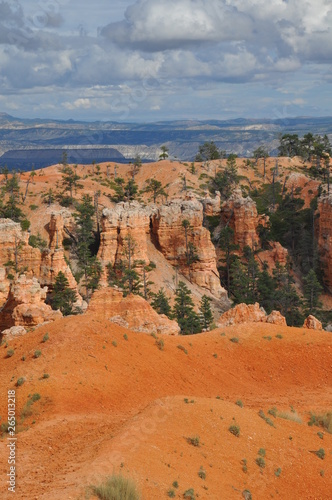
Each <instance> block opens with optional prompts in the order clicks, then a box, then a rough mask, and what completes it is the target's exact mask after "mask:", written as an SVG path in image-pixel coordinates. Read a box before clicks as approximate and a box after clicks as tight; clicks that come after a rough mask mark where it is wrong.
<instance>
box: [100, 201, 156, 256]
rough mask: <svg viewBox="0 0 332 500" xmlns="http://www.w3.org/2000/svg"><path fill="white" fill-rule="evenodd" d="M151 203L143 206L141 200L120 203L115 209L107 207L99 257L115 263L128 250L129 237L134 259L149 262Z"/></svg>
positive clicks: (103, 220)
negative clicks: (148, 242) (131, 242)
mask: <svg viewBox="0 0 332 500" xmlns="http://www.w3.org/2000/svg"><path fill="white" fill-rule="evenodd" d="M152 211H153V208H151V207H143V206H142V205H140V203H138V202H136V201H133V202H130V203H118V204H117V205H116V206H115V208H113V209H104V210H103V216H102V233H101V236H100V247H99V252H98V258H99V259H100V260H101V262H102V263H103V264H104V265H106V264H108V263H111V265H114V264H115V262H116V261H117V260H120V259H121V258H122V257H123V254H124V252H126V246H127V244H126V238H128V237H130V238H131V239H132V240H133V242H134V244H133V250H132V251H133V255H134V259H135V260H143V261H144V262H145V263H147V264H148V263H149V256H148V251H147V239H148V238H150V216H151V213H152Z"/></svg>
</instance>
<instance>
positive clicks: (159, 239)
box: [152, 199, 227, 298]
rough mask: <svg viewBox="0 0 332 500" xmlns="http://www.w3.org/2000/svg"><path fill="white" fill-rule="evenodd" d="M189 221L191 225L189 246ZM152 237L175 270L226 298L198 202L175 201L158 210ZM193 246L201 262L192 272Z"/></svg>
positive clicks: (194, 264)
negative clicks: (190, 251)
mask: <svg viewBox="0 0 332 500" xmlns="http://www.w3.org/2000/svg"><path fill="white" fill-rule="evenodd" d="M185 220H187V221H188V222H189V227H188V230H187V242H186V235H185V229H184V227H183V221H185ZM152 233H153V237H154V240H155V244H156V246H157V248H159V249H160V251H161V252H162V253H163V255H164V256H165V257H166V259H167V260H168V261H169V262H170V263H171V264H172V265H173V266H177V267H179V268H180V270H181V272H182V273H183V274H184V275H186V276H188V277H189V278H190V280H191V281H192V282H193V283H196V284H197V285H199V286H200V287H203V288H206V289H208V290H210V292H211V293H212V294H213V295H215V296H216V297H220V298H224V297H226V295H227V293H226V291H225V290H224V289H223V288H222V287H221V285H220V278H219V273H218V270H217V266H216V251H215V248H214V246H213V244H212V242H211V238H210V233H209V231H208V230H207V229H205V228H204V227H203V207H202V204H201V203H200V202H199V201H198V200H196V199H191V200H173V201H170V202H168V203H166V204H165V205H162V206H161V207H158V210H157V211H156V212H155V213H154V214H153V216H152ZM190 244H191V245H192V247H193V248H194V251H195V253H196V254H197V260H196V261H195V262H193V263H192V264H191V265H190V268H189V266H188V264H187V249H188V246H189V245H190Z"/></svg>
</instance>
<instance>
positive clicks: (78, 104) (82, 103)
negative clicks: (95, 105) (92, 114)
mask: <svg viewBox="0 0 332 500" xmlns="http://www.w3.org/2000/svg"><path fill="white" fill-rule="evenodd" d="M63 106H64V107H65V108H67V109H69V110H73V109H78V108H83V109H89V108H91V102H90V99H85V98H80V99H76V100H75V101H74V102H64V103H63Z"/></svg>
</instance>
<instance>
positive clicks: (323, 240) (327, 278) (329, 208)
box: [318, 194, 332, 292]
mask: <svg viewBox="0 0 332 500" xmlns="http://www.w3.org/2000/svg"><path fill="white" fill-rule="evenodd" d="M318 212H319V225H318V250H319V255H320V260H321V263H322V264H323V266H322V267H323V269H324V282H325V285H326V286H327V287H328V289H329V290H330V292H332V194H330V195H324V196H321V197H320V198H319V201H318Z"/></svg>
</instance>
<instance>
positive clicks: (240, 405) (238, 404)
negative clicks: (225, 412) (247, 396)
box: [235, 399, 243, 408]
mask: <svg viewBox="0 0 332 500" xmlns="http://www.w3.org/2000/svg"><path fill="white" fill-rule="evenodd" d="M235 404H236V405H237V406H239V407H240V408H243V403H242V401H241V399H238V400H237V401H236V403H235Z"/></svg>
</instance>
